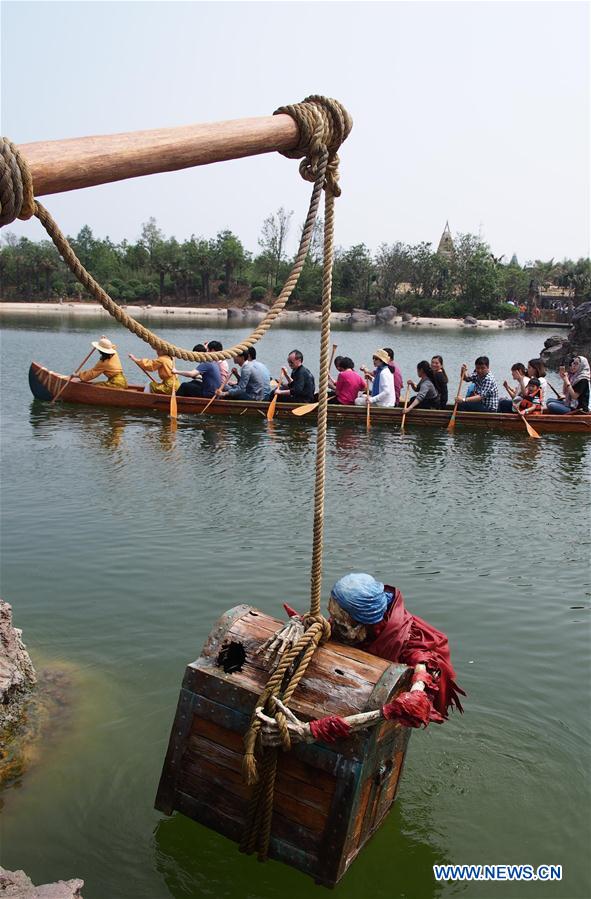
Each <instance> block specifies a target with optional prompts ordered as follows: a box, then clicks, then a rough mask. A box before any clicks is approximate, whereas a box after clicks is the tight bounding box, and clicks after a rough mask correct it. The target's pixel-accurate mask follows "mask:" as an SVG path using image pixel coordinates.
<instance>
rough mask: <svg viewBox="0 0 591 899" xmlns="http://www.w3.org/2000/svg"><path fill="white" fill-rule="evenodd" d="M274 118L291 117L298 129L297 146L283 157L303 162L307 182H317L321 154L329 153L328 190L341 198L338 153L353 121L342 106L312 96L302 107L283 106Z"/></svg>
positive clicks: (298, 104) (295, 105)
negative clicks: (280, 116)
mask: <svg viewBox="0 0 591 899" xmlns="http://www.w3.org/2000/svg"><path fill="white" fill-rule="evenodd" d="M273 115H288V116H291V118H292V119H293V120H294V121H295V122H296V124H297V126H298V129H299V132H300V142H299V144H298V146H297V147H296V148H295V149H293V150H285V151H284V152H283V154H282V155H283V156H287V157H288V159H301V160H302V161H301V163H300V175H301V176H302V178H304V180H306V181H315V180H316V178H317V173H318V166H319V164H320V159H321V157H322V154H323V152H327V153H328V167H327V173H326V183H325V190H327V191H330V192H331V193H332V194H333V196H335V197H340V195H341V189H340V187H339V185H338V180H339V173H338V169H339V157H338V150H339V148H340V146H341V144H342V143H343V141H344V140H346V139H347V137H348V136H349V134H350V132H351V128H352V127H353V120H352V118H351V116H350V115H349V113H348V112H347V110H346V109H345V107H344V106H343V105H342V103H339V101H338V100H333V99H332V98H331V97H322V96H320V95H319V94H312V95H311V96H309V97H306V99H305V100H303V101H302V102H301V103H292V104H290V105H288V106H280V107H279V109H276V110H275V112H274V113H273ZM302 157H303V158H302Z"/></svg>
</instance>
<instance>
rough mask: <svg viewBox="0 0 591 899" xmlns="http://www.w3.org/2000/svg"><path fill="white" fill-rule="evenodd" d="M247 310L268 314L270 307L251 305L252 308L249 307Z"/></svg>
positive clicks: (264, 304) (257, 304) (258, 304)
mask: <svg viewBox="0 0 591 899" xmlns="http://www.w3.org/2000/svg"><path fill="white" fill-rule="evenodd" d="M248 308H249V309H252V310H253V311H254V312H268V311H269V309H270V308H271V307H270V306H268V305H267V304H266V303H253V304H252V306H249V307H248Z"/></svg>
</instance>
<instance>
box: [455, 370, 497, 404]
mask: <svg viewBox="0 0 591 899" xmlns="http://www.w3.org/2000/svg"><path fill="white" fill-rule="evenodd" d="M464 369H465V370H466V374H464V381H467V382H468V383H469V384H470V383H472V384H474V392H473V394H472V395H471V396H466V398H464V397H462V396H457V397H456V400H457V401H458V412H496V411H497V409H498V405H499V388H498V387H497V382H496V380H495V378H494V376H493V375H492V374H491V373H490V362H489V358H488V356H479V357H478V358H477V359H476V361H475V362H474V371H473V372H472V374H471V375H469V374H467V369H468V366H467V365H464Z"/></svg>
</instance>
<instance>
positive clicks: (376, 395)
mask: <svg viewBox="0 0 591 899" xmlns="http://www.w3.org/2000/svg"><path fill="white" fill-rule="evenodd" d="M389 361H390V357H389V356H388V353H387V352H386V351H385V350H376V351H375V353H374V354H373V364H374V365H375V370H374V373H373V384H372V387H371V394H370V395H369V396H358V397H357V399H356V400H355V405H356V406H365V405H366V404H367V403H371V404H372V405H375V406H395V405H396V391H395V389H394V375H393V374H392V371H391V370H390V369H389V368H388V363H389ZM361 370H362V371H363V372H364V374H365V376H366V378H368V379H369V378H370V377H372V376H371V375H370V374H369V372H368V371H367V369H366V368H365V367H364V366H362V367H361Z"/></svg>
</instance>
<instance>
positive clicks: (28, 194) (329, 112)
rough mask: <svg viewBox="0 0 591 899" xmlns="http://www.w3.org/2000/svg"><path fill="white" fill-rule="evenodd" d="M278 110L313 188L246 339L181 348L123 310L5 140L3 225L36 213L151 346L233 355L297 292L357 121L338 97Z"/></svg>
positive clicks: (93, 287) (1, 156) (67, 257)
mask: <svg viewBox="0 0 591 899" xmlns="http://www.w3.org/2000/svg"><path fill="white" fill-rule="evenodd" d="M278 112H284V113H285V114H286V115H290V116H291V117H292V118H293V119H294V120H295V121H296V123H297V124H298V128H299V130H300V143H299V144H298V147H297V148H296V149H295V150H293V151H287V152H286V154H285V155H288V156H292V158H301V157H302V156H304V157H305V158H304V159H303V160H302V164H301V165H300V172H301V174H302V177H303V178H305V180H312V181H314V189H313V191H312V197H311V200H310V206H309V209H308V214H307V216H306V222H305V225H304V229H303V231H302V237H301V240H300V246H299V250H298V253H297V256H296V259H295V262H294V265H293V267H292V270H291V272H290V274H289V277H288V279H287V281H286V282H285V284H284V286H283V289H282V290H281V293H280V294H279V296H278V297H277V299H276V300H275V302H274V303H273V305H272V306H271V308H270V310H269V312H268V313H267V314H266V315H265V317H264V319H263V320H262V321H261V322H260V323H259V325H258V326H257V327H256V328H255V330H254V331H253V332H252V333H251V334H249V336H248V337H247V338H246V339H245V340H243V341H242V342H241V343H239V344H236V345H235V346H233V347H229V348H228V349H226V350H220V351H216V352H211V353H195V352H193V351H192V350H188V349H186V348H184V347H179V346H176V344H173V343H170V342H169V341H167V340H164V339H163V338H161V337H159V336H158V335H157V334H155V333H154V332H152V331H151V330H150V329H149V328H146V327H145V326H144V325H142V324H141V323H140V322H138V321H137V320H136V319H134V318H133V317H132V316H131V315H129V313H127V312H126V311H125V310H124V309H122V308H121V306H119V305H118V304H117V303H116V302H115V301H114V300H113V299H112V298H111V297H110V296H109V295H108V293H107V292H106V291H105V290H103V288H102V287H101V286H100V284H98V283H97V282H96V281H95V280H94V278H93V277H92V275H91V274H90V273H89V272H88V271H86V269H85V268H84V266H83V265H82V263H81V262H80V260H79V259H78V258H77V256H76V254H75V253H74V251H73V249H72V247H71V246H70V244H69V243H68V240H67V239H66V237H65V236H64V234H63V233H62V232H61V231H60V229H59V227H58V225H57V223H56V222H55V221H54V219H53V218H52V216H51V215H50V213H49V212H48V210H47V209H45V207H44V206H42V204H41V203H39V202H37V201H35V199H34V196H33V182H32V178H31V173H30V170H29V167H28V165H27V162H26V160H25V158H24V157H23V156H22V154H21V153H20V152H19V151H18V148H17V147H16V146H15V145H14V144H13V143H11V141H9V140H7V139H6V138H3V139H2V145H1V147H0V166H1V172H0V226H2V225H5V224H9V223H10V222H12V221H14V220H15V219H16V218H18V217H20V218H30V217H31V215H35V216H37V218H38V219H39V221H40V222H41V224H42V225H43V227H44V228H45V230H46V231H47V233H48V234H49V236H50V237H51V239H52V241H53V243H54V244H55V246H56V248H57V250H58V252H59V254H60V256H61V257H62V259H63V260H64V262H65V263H66V265H67V266H68V268H69V269H70V271H71V272H72V274H73V275H74V277H75V278H76V279H77V280H78V281H79V282H80V283H81V284H82V285H83V286H84V287H85V288H86V289H87V290H88V291H89V293H91V294H92V296H93V297H94V299H95V300H96V301H97V302H98V303H100V305H101V306H102V307H103V308H104V309H105V310H106V311H107V312H108V313H109V315H111V316H112V317H113V318H115V319H116V320H117V321H118V322H119V323H120V324H122V325H124V326H125V327H126V328H127V329H128V330H129V331H131V332H132V333H133V334H135V335H136V337H139V338H140V339H141V340H143V341H144V342H145V343H147V344H149V345H150V346H151V347H152V348H153V349H154V350H156V352H163V353H166V354H168V355H169V356H172V357H173V358H178V359H183V360H185V361H187V362H213V361H221V360H222V359H232V358H233V357H234V356H235V355H236V354H237V353H240V352H243V351H244V350H246V349H248V348H249V347H251V346H254V344H255V343H257V342H258V341H259V340H260V339H261V337H263V335H264V334H266V332H267V331H268V330H269V328H270V327H271V325H272V324H273V322H274V321H275V319H276V318H277V317H278V316H279V314H280V313H281V312H282V311H283V309H284V308H285V305H286V304H287V302H288V300H289V298H290V296H291V294H292V293H293V290H294V288H295V286H296V284H297V282H298V279H299V276H300V273H301V271H302V268H303V267H304V263H305V260H306V256H307V254H308V249H309V247H310V242H311V240H312V234H313V229H314V223H315V221H316V216H317V212H318V205H319V202H320V192H321V190H322V188H323V187H324V186H325V181H326V182H327V184H328V183H330V185H331V189H333V190H337V191H338V192H339V193H340V189H339V188H338V184H337V182H338V172H337V168H338V155H337V152H336V151H337V149H338V147H339V146H340V144H341V142H342V141H343V140H345V138H346V137H347V136H348V134H349V132H350V130H351V125H352V122H351V118H350V116H349V114H348V113H347V112H346V110H345V109H344V107H342V106H341V104H340V103H339V102H338V101H337V100H332V99H329V98H325V97H320V96H316V95H314V96H311V97H307V98H306V100H304V101H303V103H296V104H293V105H292V106H286V107H282V108H281V109H280V110H277V113H278Z"/></svg>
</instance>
